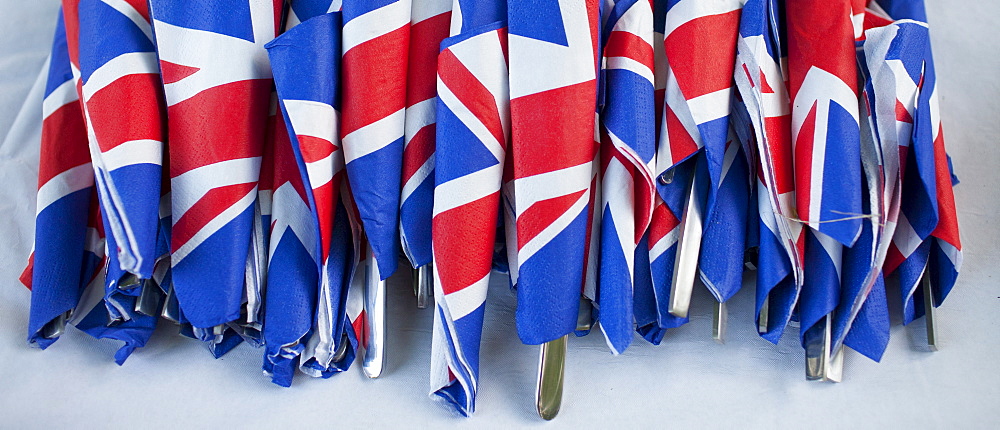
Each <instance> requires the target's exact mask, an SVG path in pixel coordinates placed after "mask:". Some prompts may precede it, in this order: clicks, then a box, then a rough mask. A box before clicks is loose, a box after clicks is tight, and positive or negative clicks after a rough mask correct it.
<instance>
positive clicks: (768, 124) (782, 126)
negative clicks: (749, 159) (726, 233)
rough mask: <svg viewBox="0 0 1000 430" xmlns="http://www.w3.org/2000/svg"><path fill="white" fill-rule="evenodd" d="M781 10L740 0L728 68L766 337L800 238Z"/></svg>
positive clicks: (781, 323) (794, 287) (800, 254)
mask: <svg viewBox="0 0 1000 430" xmlns="http://www.w3.org/2000/svg"><path fill="white" fill-rule="evenodd" d="M783 12H784V11H783V4H782V3H781V2H779V1H774V0H750V1H748V2H747V3H746V4H745V5H744V7H743V12H742V15H741V17H740V39H739V41H738V43H737V63H736V70H735V71H734V78H735V82H736V86H737V88H738V89H739V94H740V101H741V103H742V106H743V108H742V109H735V110H734V113H735V115H734V119H735V124H734V128H735V129H736V132H737V134H739V135H742V134H750V133H752V134H753V137H752V139H753V141H755V142H756V151H755V153H756V159H757V165H756V167H755V169H754V170H755V172H754V173H755V177H756V181H755V182H756V184H755V187H756V197H757V202H756V203H757V217H756V218H758V219H759V221H758V227H757V229H758V231H759V235H758V236H759V239H758V241H759V244H758V259H757V299H756V312H757V320H758V332H759V333H760V335H761V336H762V337H764V338H765V339H767V340H769V341H771V342H774V343H777V341H778V339H779V338H781V335H782V333H784V329H785V327H786V325H787V323H788V321H789V319H790V318H791V316H792V311H793V309H794V307H795V303H796V301H797V300H798V295H799V289H800V287H801V285H802V280H803V276H804V274H803V270H804V267H803V266H804V261H803V258H804V244H805V236H804V235H805V231H804V230H803V226H802V224H801V223H800V222H799V221H798V220H797V219H796V209H795V206H796V200H795V187H796V184H795V177H794V174H795V171H794V164H793V163H794V162H793V157H794V155H793V154H794V152H793V146H792V140H791V104H790V102H789V98H788V90H787V77H788V74H787V70H786V69H784V68H783V66H782V64H783V62H784V61H785V58H786V57H787V46H786V43H785V42H784V35H785V32H784V25H783V24H784V19H783ZM744 113H745V115H744ZM741 139H742V140H744V141H746V140H748V139H750V136H746V137H744V136H741ZM751 228H753V227H751ZM762 313H763V315H761V314H762Z"/></svg>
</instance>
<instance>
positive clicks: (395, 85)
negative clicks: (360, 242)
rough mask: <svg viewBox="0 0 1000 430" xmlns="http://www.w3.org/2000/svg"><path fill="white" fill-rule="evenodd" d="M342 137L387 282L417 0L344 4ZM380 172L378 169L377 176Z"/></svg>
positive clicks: (394, 249) (395, 248) (394, 243)
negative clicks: (412, 15)
mask: <svg viewBox="0 0 1000 430" xmlns="http://www.w3.org/2000/svg"><path fill="white" fill-rule="evenodd" d="M343 20H344V26H343V38H342V39H341V49H342V55H343V72H342V76H343V81H342V82H341V88H342V90H343V105H342V111H341V115H342V116H341V127H340V136H341V139H342V142H343V149H344V158H345V160H346V163H347V176H348V177H349V178H350V183H351V187H352V193H353V195H354V198H355V202H356V203H357V208H358V212H359V213H360V215H361V220H362V225H363V226H364V230H365V235H366V237H367V240H368V243H369V244H370V245H371V248H372V252H373V253H374V255H375V262H376V264H377V265H378V269H379V270H378V271H379V274H380V277H381V279H383V280H384V279H386V278H388V277H389V275H392V273H393V272H395V271H396V256H397V254H399V241H398V234H397V233H398V232H397V230H398V225H399V202H400V189H401V187H400V183H401V172H402V163H403V143H404V135H405V114H406V70H407V69H406V68H407V64H406V60H407V54H408V46H409V40H410V0H395V1H388V2H387V1H373V0H355V1H347V2H345V3H344V4H343ZM375 172H378V173H375Z"/></svg>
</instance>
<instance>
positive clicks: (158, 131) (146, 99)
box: [87, 73, 166, 152]
mask: <svg viewBox="0 0 1000 430" xmlns="http://www.w3.org/2000/svg"><path fill="white" fill-rule="evenodd" d="M159 88H160V78H159V76H158V75H155V74H151V73H144V74H133V75H125V76H122V77H120V78H118V79H117V80H115V81H114V82H112V83H111V84H110V85H108V86H106V87H104V88H101V89H100V90H98V91H97V92H96V93H94V94H93V95H91V97H90V99H89V100H88V101H87V112H88V113H89V114H90V121H91V123H92V124H93V127H94V135H95V136H97V146H98V147H100V148H101V152H105V151H108V150H110V149H112V148H115V147H117V146H118V145H121V144H122V143H125V142H128V141H132V140H146V139H149V140H156V141H160V142H162V141H163V137H164V136H165V135H166V130H164V123H163V114H162V111H161V109H162V107H163V106H164V105H165V103H164V101H163V93H162V92H161V91H160V90H159ZM125 111H127V112H128V118H127V120H126V119H124V118H122V113H123V112H125Z"/></svg>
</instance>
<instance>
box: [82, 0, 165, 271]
mask: <svg viewBox="0 0 1000 430" xmlns="http://www.w3.org/2000/svg"><path fill="white" fill-rule="evenodd" d="M78 19H79V47H80V54H79V58H80V60H79V61H80V81H81V83H82V93H83V102H84V106H85V113H86V120H87V125H88V127H87V128H88V134H89V137H90V146H91V153H92V155H93V160H94V170H95V173H96V177H97V188H98V192H99V195H100V198H101V203H102V207H103V211H102V215H103V216H104V219H105V224H106V225H107V227H109V229H108V233H109V235H111V236H113V238H114V240H115V242H116V243H117V247H116V248H117V249H115V248H110V249H111V251H112V254H113V257H114V258H115V259H116V260H117V262H118V263H119V265H120V267H121V270H123V271H125V272H130V273H133V274H135V275H137V276H138V277H140V278H143V279H149V278H150V277H152V274H153V264H154V262H155V260H156V259H157V257H159V255H158V254H157V249H156V240H157V228H158V226H159V205H160V170H161V168H160V165H161V164H162V155H163V141H164V138H165V131H166V130H165V128H166V127H165V125H166V124H165V122H166V121H165V118H166V112H165V107H164V104H163V92H162V91H163V89H162V88H163V87H162V85H161V84H160V72H159V65H158V63H157V60H156V52H155V50H154V46H153V39H152V38H153V35H152V30H151V28H150V24H149V13H148V8H147V5H146V4H145V3H142V2H138V3H137V4H135V5H132V4H129V3H127V2H108V1H99V0H81V1H80V2H79V5H78ZM126 101H127V102H126ZM125 112H127V113H128V114H127V115H126V114H124V113H125ZM140 190H141V192H140Z"/></svg>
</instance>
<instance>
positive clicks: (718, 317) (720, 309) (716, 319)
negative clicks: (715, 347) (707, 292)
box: [712, 302, 729, 343]
mask: <svg viewBox="0 0 1000 430" xmlns="http://www.w3.org/2000/svg"><path fill="white" fill-rule="evenodd" d="M728 314H729V312H728V311H727V310H726V302H715V312H713V313H712V339H715V341H716V342H718V343H726V319H727V318H728V316H729V315H728Z"/></svg>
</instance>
